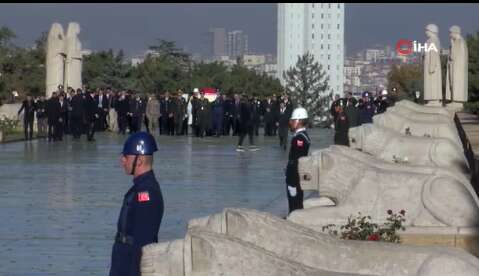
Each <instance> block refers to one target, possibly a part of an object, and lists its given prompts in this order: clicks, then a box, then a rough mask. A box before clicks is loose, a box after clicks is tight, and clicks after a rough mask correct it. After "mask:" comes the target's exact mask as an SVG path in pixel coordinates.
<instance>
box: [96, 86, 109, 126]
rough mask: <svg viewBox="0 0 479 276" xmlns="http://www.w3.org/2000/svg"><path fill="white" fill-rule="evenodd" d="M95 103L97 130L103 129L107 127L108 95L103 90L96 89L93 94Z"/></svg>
mask: <svg viewBox="0 0 479 276" xmlns="http://www.w3.org/2000/svg"><path fill="white" fill-rule="evenodd" d="M95 104H96V105H97V107H98V116H99V118H98V125H97V130H100V131H104V130H105V129H106V127H107V122H106V115H107V114H108V97H107V96H106V95H105V93H104V92H103V89H99V90H98V94H96V95H95Z"/></svg>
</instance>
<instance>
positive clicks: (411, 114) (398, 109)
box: [386, 105, 454, 123]
mask: <svg viewBox="0 0 479 276" xmlns="http://www.w3.org/2000/svg"><path fill="white" fill-rule="evenodd" d="M439 108H442V107H439ZM390 112H393V113H396V114H398V115H400V116H401V117H405V118H407V119H409V120H417V121H420V122H424V123H453V122H454V121H453V119H451V118H450V116H447V115H443V114H432V113H423V112H418V111H416V110H412V109H409V108H405V107H404V106H403V105H394V106H391V107H388V110H387V111H386V113H390Z"/></svg>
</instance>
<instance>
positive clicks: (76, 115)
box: [70, 88, 85, 139]
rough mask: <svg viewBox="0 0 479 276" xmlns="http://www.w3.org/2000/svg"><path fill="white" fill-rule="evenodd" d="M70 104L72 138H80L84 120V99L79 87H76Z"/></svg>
mask: <svg viewBox="0 0 479 276" xmlns="http://www.w3.org/2000/svg"><path fill="white" fill-rule="evenodd" d="M70 106H71V112H70V113H71V131H72V134H73V139H80V137H81V134H82V131H83V125H84V122H85V107H84V99H83V95H82V91H81V89H80V88H78V89H77V91H76V94H75V95H74V96H73V97H72V99H71V102H70Z"/></svg>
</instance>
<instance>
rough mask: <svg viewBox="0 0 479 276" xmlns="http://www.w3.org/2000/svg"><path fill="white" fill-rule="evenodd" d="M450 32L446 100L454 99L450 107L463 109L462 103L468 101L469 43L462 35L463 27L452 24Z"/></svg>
mask: <svg viewBox="0 0 479 276" xmlns="http://www.w3.org/2000/svg"><path fill="white" fill-rule="evenodd" d="M449 32H450V33H449V36H450V38H451V48H450V52H449V57H448V61H447V74H446V100H452V103H451V104H448V107H453V109H462V105H463V104H464V103H465V102H467V89H468V84H467V79H468V70H467V67H468V53H467V45H466V42H465V41H464V38H462V36H461V28H459V27H458V26H452V27H451V28H450V29H449Z"/></svg>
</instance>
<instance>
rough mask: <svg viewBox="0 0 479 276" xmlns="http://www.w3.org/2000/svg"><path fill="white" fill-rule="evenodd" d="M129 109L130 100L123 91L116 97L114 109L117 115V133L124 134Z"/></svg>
mask: <svg viewBox="0 0 479 276" xmlns="http://www.w3.org/2000/svg"><path fill="white" fill-rule="evenodd" d="M129 108H130V99H129V97H128V96H127V94H126V92H125V91H121V93H120V96H119V97H118V99H117V101H116V104H115V109H116V113H117V114H118V129H119V133H121V134H126V127H127V126H128V112H129Z"/></svg>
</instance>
